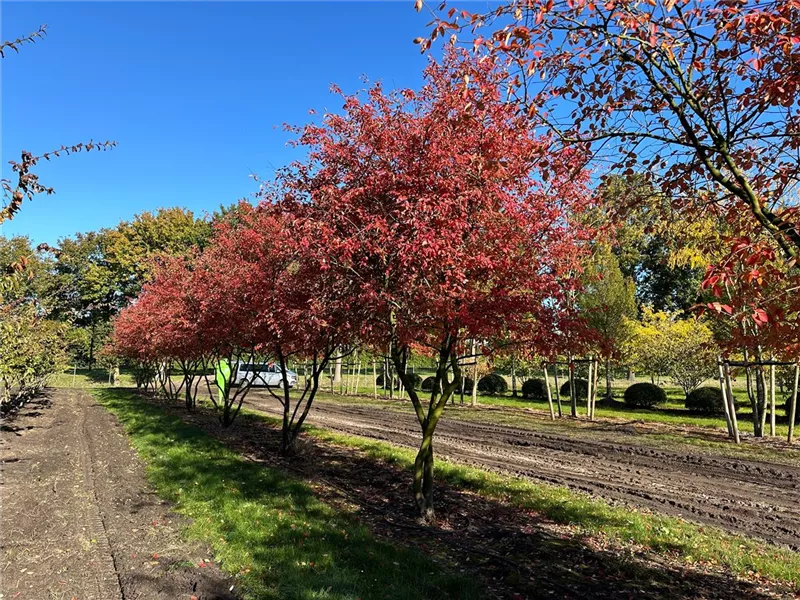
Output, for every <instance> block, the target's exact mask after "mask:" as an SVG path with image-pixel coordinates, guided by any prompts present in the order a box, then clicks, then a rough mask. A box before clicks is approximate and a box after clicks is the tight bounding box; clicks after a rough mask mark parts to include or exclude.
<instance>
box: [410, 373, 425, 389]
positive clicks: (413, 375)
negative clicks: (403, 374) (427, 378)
mask: <svg viewBox="0 0 800 600" xmlns="http://www.w3.org/2000/svg"><path fill="white" fill-rule="evenodd" d="M408 378H409V379H410V380H411V383H412V385H413V386H414V389H415V390H418V389H419V386H421V385H422V377H420V376H419V375H417V374H416V373H409V374H408Z"/></svg>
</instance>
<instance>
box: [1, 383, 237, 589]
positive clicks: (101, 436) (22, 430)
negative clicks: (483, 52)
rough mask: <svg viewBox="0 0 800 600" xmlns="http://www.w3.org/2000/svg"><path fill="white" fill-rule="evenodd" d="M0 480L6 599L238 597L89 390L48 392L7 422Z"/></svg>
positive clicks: (2, 437) (2, 435)
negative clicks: (187, 536)
mask: <svg viewBox="0 0 800 600" xmlns="http://www.w3.org/2000/svg"><path fill="white" fill-rule="evenodd" d="M0 474H1V475H2V484H0V501H1V502H2V515H1V517H0V529H1V530H2V539H0V576H1V577H2V583H1V584H0V597H2V598H3V599H4V600H10V599H16V598H19V599H24V598H28V599H30V600H43V599H62V598H64V599H67V600H69V599H70V598H78V599H80V600H93V599H94V600H114V599H120V600H122V599H124V600H134V599H142V600H144V599H147V600H167V599H169V600H175V599H179V600H190V599H193V598H194V599H197V600H212V599H214V600H223V599H225V600H231V599H233V598H235V596H234V595H233V594H232V593H230V591H229V590H230V588H231V586H232V585H233V581H232V580H231V579H230V578H229V577H227V576H226V575H224V574H223V573H222V572H221V571H220V570H219V568H218V567H217V566H216V565H215V564H214V563H213V561H211V562H209V558H210V557H209V552H208V549H207V548H205V547H203V546H201V545H199V544H194V543H190V542H187V541H185V540H183V539H182V538H181V536H180V530H181V528H182V527H183V525H184V521H183V520H182V517H180V516H179V515H176V514H175V513H173V512H172V511H171V510H170V506H169V505H168V504H167V503H166V502H164V501H162V500H160V499H159V498H158V497H157V496H156V495H155V493H154V492H153V491H152V490H151V489H150V488H149V486H148V484H147V480H146V477H145V471H144V465H143V464H142V462H141V461H140V460H139V458H138V456H137V455H136V452H135V450H134V449H133V448H131V446H130V444H129V443H128V438H127V437H126V436H125V434H124V433H123V431H122V428H121V427H120V426H119V424H118V423H117V422H116V420H115V418H114V417H113V416H112V415H111V414H109V413H108V412H107V411H106V410H105V409H104V408H103V407H102V406H100V405H99V404H97V402H96V401H95V399H94V398H93V397H92V396H91V394H89V393H88V392H85V391H78V390H75V391H72V390H55V391H51V392H49V393H48V395H47V396H46V397H43V398H40V399H38V400H36V401H34V402H32V403H30V404H29V405H27V406H26V407H25V408H23V409H22V411H21V412H20V413H19V414H17V415H15V416H14V417H12V418H10V419H5V420H4V424H3V426H2V432H0Z"/></svg>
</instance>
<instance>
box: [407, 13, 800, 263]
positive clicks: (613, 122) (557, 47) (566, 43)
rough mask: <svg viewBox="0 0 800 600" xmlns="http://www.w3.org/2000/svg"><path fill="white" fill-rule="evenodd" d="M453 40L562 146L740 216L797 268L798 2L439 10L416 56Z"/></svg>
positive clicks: (685, 204) (699, 204) (684, 200)
mask: <svg viewBox="0 0 800 600" xmlns="http://www.w3.org/2000/svg"><path fill="white" fill-rule="evenodd" d="M421 6H422V2H418V4H417V7H418V9H419V8H421ZM447 35H452V36H455V38H460V40H461V41H464V42H467V43H470V44H471V45H473V46H474V48H475V49H476V50H477V51H478V52H479V53H481V54H484V53H485V54H486V55H488V56H490V57H492V58H495V59H498V60H499V61H500V62H501V63H502V64H503V66H504V68H506V70H507V71H508V73H509V77H508V80H507V81H508V84H509V86H510V88H511V90H512V91H513V92H515V98H516V100H517V101H518V103H519V104H520V105H521V106H522V107H523V108H524V109H525V110H526V111H527V113H528V114H529V115H530V116H531V118H532V120H533V122H534V123H537V124H541V125H544V126H546V127H547V128H548V129H549V130H550V131H552V132H554V133H555V134H556V135H557V136H558V139H559V140H560V141H561V142H563V143H565V144H567V145H572V144H578V145H579V146H581V147H587V146H588V147H591V148H592V149H593V150H594V152H596V153H598V154H601V155H602V156H603V157H604V158H605V159H606V160H608V161H609V163H610V167H611V170H612V171H613V170H617V171H624V172H625V173H628V174H632V173H633V172H634V171H635V170H642V171H646V172H647V173H648V174H649V175H650V176H651V177H652V178H653V180H654V182H655V183H656V184H658V187H659V188H660V190H661V192H662V193H663V194H665V195H666V196H667V197H669V198H671V199H672V200H673V201H674V203H675V205H676V206H677V207H679V208H690V209H693V210H696V209H703V210H705V209H706V208H708V207H717V208H719V209H721V211H722V212H723V213H725V212H729V211H733V212H736V213H744V214H747V215H749V217H750V219H751V221H752V222H753V223H757V224H758V226H759V227H761V228H762V229H763V230H764V231H766V232H767V233H768V234H769V235H770V236H771V237H772V238H773V239H774V240H775V243H776V244H777V245H778V246H779V247H780V248H781V250H782V252H783V254H784V255H785V256H788V257H795V258H797V257H800V229H798V221H799V220H800V219H798V209H797V205H796V198H795V197H794V195H793V194H794V190H795V189H796V185H797V183H798V178H799V177H800V161H798V151H800V116H799V115H798V99H800V94H798V90H799V89H800V3H798V2H797V1H796V0H776V1H773V2H759V1H758V0H649V1H647V2H641V1H638V0H608V1H599V2H598V1H595V0H506V1H504V2H502V3H500V4H499V5H498V6H497V7H495V8H491V9H487V10H486V11H485V12H480V13H475V12H469V11H458V10H457V9H455V8H450V9H449V10H448V9H447V7H446V5H445V3H444V2H443V3H442V4H441V5H440V6H439V7H438V9H437V10H436V11H435V12H434V21H433V23H432V32H431V35H430V36H429V37H427V38H418V39H417V42H418V43H420V44H421V45H422V48H423V50H424V49H426V48H428V47H429V46H430V45H431V42H432V41H433V40H434V39H436V38H437V37H441V36H447ZM454 41H455V40H454Z"/></svg>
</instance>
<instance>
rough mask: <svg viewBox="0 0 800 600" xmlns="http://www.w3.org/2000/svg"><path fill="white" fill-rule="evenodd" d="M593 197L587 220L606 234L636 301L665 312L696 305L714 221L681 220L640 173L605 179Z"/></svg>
mask: <svg viewBox="0 0 800 600" xmlns="http://www.w3.org/2000/svg"><path fill="white" fill-rule="evenodd" d="M597 193H598V195H599V202H598V206H597V207H596V208H595V210H594V211H593V212H594V214H593V215H592V218H593V219H595V220H596V221H597V222H598V223H600V224H603V225H604V226H606V227H607V228H608V229H609V230H610V232H611V234H612V236H611V237H613V240H614V244H613V252H614V255H615V256H616V257H617V259H618V261H619V268H620V270H621V271H622V274H623V275H624V276H625V277H628V278H630V279H632V280H633V281H634V283H635V285H636V299H637V302H638V303H639V304H640V305H645V304H646V305H649V306H652V307H653V308H654V309H655V310H665V311H673V310H686V309H689V308H691V307H692V306H694V305H695V304H697V301H698V295H699V293H700V283H701V281H702V279H703V273H704V269H705V267H706V266H707V265H708V264H709V262H710V261H711V260H713V258H714V255H713V253H709V252H708V246H709V245H710V244H712V243H716V244H717V245H718V244H719V242H720V236H719V230H720V222H719V220H718V219H715V218H712V217H710V216H708V215H706V216H701V215H697V216H696V217H695V218H693V219H692V220H691V221H687V220H686V218H685V216H684V215H681V214H680V213H679V212H678V211H676V210H674V209H673V207H672V206H671V203H670V202H669V199H668V198H666V197H664V196H663V195H662V194H660V193H659V192H658V190H657V189H656V188H655V187H654V186H653V184H652V183H651V181H650V177H649V176H647V175H645V174H641V173H637V174H634V175H629V176H622V175H610V176H608V177H606V178H605V179H604V181H603V182H602V183H601V185H600V186H599V187H598V190H597Z"/></svg>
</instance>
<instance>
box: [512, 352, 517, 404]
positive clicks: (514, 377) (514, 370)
mask: <svg viewBox="0 0 800 600" xmlns="http://www.w3.org/2000/svg"><path fill="white" fill-rule="evenodd" d="M515 362H516V361H514V360H512V361H511V395H512V396H513V397H514V398H516V397H517V368H516V365H515V364H514V363H515Z"/></svg>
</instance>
